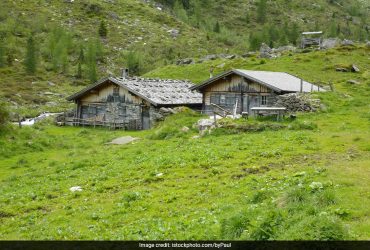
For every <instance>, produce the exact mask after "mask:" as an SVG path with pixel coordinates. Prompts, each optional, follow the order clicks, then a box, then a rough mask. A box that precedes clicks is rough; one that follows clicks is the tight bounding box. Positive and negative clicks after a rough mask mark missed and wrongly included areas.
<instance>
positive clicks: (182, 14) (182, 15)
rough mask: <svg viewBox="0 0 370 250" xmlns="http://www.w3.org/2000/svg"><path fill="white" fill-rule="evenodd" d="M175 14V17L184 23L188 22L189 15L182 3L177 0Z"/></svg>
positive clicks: (174, 6) (174, 7)
mask: <svg viewBox="0 0 370 250" xmlns="http://www.w3.org/2000/svg"><path fill="white" fill-rule="evenodd" d="M173 12H174V13H175V15H176V16H177V17H178V18H179V19H180V20H181V21H183V22H188V14H187V12H186V10H185V9H184V4H183V2H182V1H179V0H176V1H175V3H174V5H173Z"/></svg>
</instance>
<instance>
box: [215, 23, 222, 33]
mask: <svg viewBox="0 0 370 250" xmlns="http://www.w3.org/2000/svg"><path fill="white" fill-rule="evenodd" d="M220 31H221V28H220V23H219V22H218V21H217V22H216V23H215V27H214V28H213V32H216V33H220Z"/></svg>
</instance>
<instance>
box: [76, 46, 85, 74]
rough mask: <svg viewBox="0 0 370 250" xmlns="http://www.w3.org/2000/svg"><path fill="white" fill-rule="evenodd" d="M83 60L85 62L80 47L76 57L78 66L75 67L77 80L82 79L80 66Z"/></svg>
mask: <svg viewBox="0 0 370 250" xmlns="http://www.w3.org/2000/svg"><path fill="white" fill-rule="evenodd" d="M84 60H85V55H84V50H83V47H82V46H81V48H80V54H79V56H78V65H77V74H76V77H77V78H79V79H81V78H82V64H83V62H84Z"/></svg>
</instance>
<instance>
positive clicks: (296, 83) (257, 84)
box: [191, 69, 325, 114]
mask: <svg viewBox="0 0 370 250" xmlns="http://www.w3.org/2000/svg"><path fill="white" fill-rule="evenodd" d="M191 89H192V90H198V91H199V92H201V93H202V94H203V107H202V110H203V113H206V114H213V111H214V106H213V105H212V104H215V105H217V106H218V107H221V108H222V109H224V110H227V111H229V112H230V113H233V112H234V109H235V106H236V113H238V114H243V112H247V113H251V108H254V107H271V106H274V105H275V102H276V101H277V98H276V97H277V95H283V94H288V93H297V92H306V93H307V92H313V91H325V90H324V89H323V88H320V87H319V86H317V85H314V84H312V83H309V82H306V81H304V80H303V79H300V78H298V77H296V76H293V75H291V74H288V73H285V72H271V71H253V70H243V69H234V70H230V71H227V72H224V73H222V74H220V75H217V76H215V77H212V78H210V79H208V80H206V81H204V82H203V83H201V84H199V85H195V86H193V87H192V88H191Z"/></svg>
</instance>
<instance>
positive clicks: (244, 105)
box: [241, 95, 249, 112]
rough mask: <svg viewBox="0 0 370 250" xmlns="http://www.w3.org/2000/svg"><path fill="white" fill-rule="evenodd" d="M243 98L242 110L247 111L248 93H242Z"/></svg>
mask: <svg viewBox="0 0 370 250" xmlns="http://www.w3.org/2000/svg"><path fill="white" fill-rule="evenodd" d="M242 98H243V100H242V107H241V108H242V112H249V110H248V106H249V103H248V102H249V97H248V95H243V97H242Z"/></svg>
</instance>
